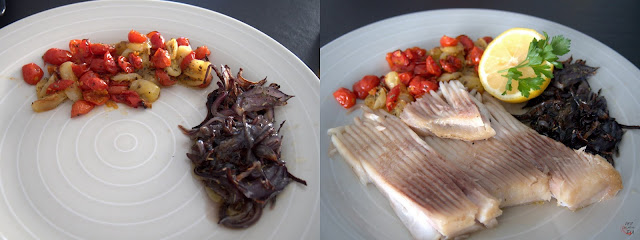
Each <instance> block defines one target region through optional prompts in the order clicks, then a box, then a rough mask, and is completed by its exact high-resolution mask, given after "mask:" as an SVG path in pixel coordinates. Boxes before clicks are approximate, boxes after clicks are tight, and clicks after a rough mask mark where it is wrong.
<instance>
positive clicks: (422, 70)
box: [413, 64, 429, 77]
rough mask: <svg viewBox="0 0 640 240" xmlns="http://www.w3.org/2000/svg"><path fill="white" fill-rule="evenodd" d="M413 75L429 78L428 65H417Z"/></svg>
mask: <svg viewBox="0 0 640 240" xmlns="http://www.w3.org/2000/svg"><path fill="white" fill-rule="evenodd" d="M413 74H414V75H420V76H425V77H426V76H428V75H429V71H427V65H426V64H418V65H416V67H414V68H413Z"/></svg>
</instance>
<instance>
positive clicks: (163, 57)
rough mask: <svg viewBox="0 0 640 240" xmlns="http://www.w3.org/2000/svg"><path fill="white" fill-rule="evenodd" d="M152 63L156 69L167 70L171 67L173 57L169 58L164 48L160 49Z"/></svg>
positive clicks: (152, 58) (153, 57)
mask: <svg viewBox="0 0 640 240" xmlns="http://www.w3.org/2000/svg"><path fill="white" fill-rule="evenodd" d="M151 63H152V64H153V66H154V67H155V68H166V67H168V66H171V57H169V52H167V51H166V50H164V49H162V48H158V50H156V53H154V54H153V56H152V57H151Z"/></svg>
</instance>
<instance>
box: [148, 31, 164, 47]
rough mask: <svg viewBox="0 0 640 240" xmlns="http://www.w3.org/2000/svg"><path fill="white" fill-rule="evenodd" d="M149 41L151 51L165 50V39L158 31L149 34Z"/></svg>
mask: <svg viewBox="0 0 640 240" xmlns="http://www.w3.org/2000/svg"><path fill="white" fill-rule="evenodd" d="M147 37H148V38H149V41H150V42H151V49H158V48H165V47H164V38H163V37H162V35H160V33H159V32H158V31H153V32H150V33H148V34H147Z"/></svg>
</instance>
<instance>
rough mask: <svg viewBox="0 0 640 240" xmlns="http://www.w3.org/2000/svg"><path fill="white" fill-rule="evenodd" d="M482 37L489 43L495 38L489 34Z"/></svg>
mask: <svg viewBox="0 0 640 240" xmlns="http://www.w3.org/2000/svg"><path fill="white" fill-rule="evenodd" d="M482 39H484V41H485V42H486V43H487V44H489V43H490V42H491V41H493V38H492V37H489V36H487V37H483V38H482Z"/></svg>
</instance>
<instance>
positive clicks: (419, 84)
mask: <svg viewBox="0 0 640 240" xmlns="http://www.w3.org/2000/svg"><path fill="white" fill-rule="evenodd" d="M407 89H408V90H409V93H410V94H411V95H413V97H415V98H419V97H422V95H424V94H425V93H428V92H429V91H432V90H433V91H436V90H438V84H437V83H436V82H435V81H433V80H427V79H425V78H423V77H421V76H415V77H414V78H413V79H411V83H410V84H409V87H407Z"/></svg>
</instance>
